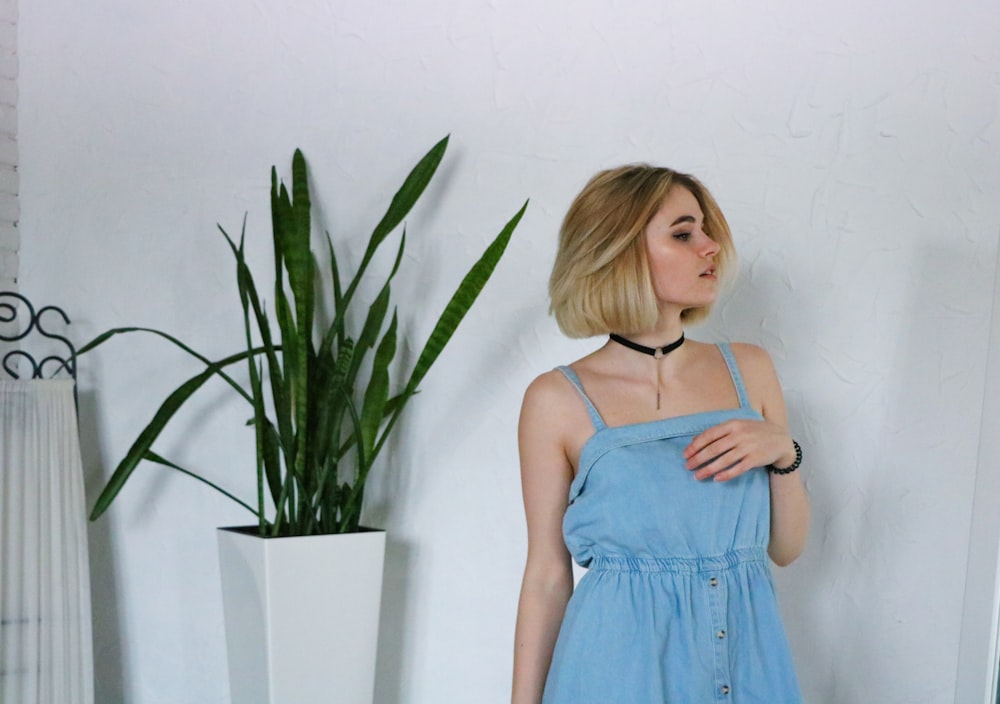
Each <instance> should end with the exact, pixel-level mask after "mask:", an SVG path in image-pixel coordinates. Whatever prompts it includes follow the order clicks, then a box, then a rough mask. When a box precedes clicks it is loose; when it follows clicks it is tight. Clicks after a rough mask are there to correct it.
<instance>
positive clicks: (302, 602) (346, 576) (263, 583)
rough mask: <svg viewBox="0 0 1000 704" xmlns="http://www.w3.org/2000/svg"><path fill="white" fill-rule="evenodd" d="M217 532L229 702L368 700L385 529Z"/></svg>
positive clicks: (354, 703)
mask: <svg viewBox="0 0 1000 704" xmlns="http://www.w3.org/2000/svg"><path fill="white" fill-rule="evenodd" d="M254 530H255V529H254ZM218 539H219V567H220V572H221V574H222V598H223V607H224V610H225V618H226V642H227V645H228V649H229V683H230V697H231V701H232V702H233V704H371V702H372V698H373V696H374V689H375V653H376V645H377V639H378V619H379V607H380V604H381V600H382V565H383V561H384V558H385V533H384V532H383V531H369V532H364V533H349V534H343V535H318V536H309V537H301V538H266V539H265V538H259V537H257V536H256V535H254V534H249V533H245V532H241V530H240V529H233V528H220V529H219V530H218Z"/></svg>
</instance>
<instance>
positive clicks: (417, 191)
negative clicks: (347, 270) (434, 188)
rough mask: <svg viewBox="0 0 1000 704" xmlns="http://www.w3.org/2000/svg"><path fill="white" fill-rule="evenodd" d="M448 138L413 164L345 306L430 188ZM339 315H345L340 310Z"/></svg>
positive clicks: (370, 241) (373, 237)
mask: <svg viewBox="0 0 1000 704" xmlns="http://www.w3.org/2000/svg"><path fill="white" fill-rule="evenodd" d="M448 139H449V138H448V137H445V138H444V139H442V140H441V141H440V142H438V143H437V144H435V145H434V146H433V147H431V149H430V151H429V152H427V154H425V155H424V156H423V158H422V159H421V160H420V161H419V162H417V165H416V166H414V167H413V169H412V170H411V171H410V173H409V175H408V176H407V177H406V180H405V181H403V185H402V186H400V188H399V190H398V191H396V194H395V195H394V196H393V197H392V202H391V203H390V204H389V208H388V210H386V212H385V215H383V216H382V219H381V220H380V221H379V223H378V225H376V226H375V229H374V231H372V234H371V237H370V238H369V239H368V247H367V248H366V249H365V254H364V256H363V257H362V258H361V263H360V264H359V265H358V270H357V272H356V273H355V274H354V278H353V279H352V280H351V283H350V285H349V286H348V287H347V291H345V292H344V303H343V305H344V306H345V307H346V306H347V304H349V303H350V301H351V298H352V297H353V296H354V290H355V289H356V288H357V287H358V283H359V282H360V281H361V277H362V276H363V275H364V273H365V271H366V270H367V269H368V264H369V262H371V260H372V257H374V256H375V252H376V251H377V250H378V248H379V246H380V245H381V244H382V241H383V240H384V239H385V238H386V237H387V236H388V235H389V233H390V232H392V231H393V230H395V229H396V227H397V226H398V225H399V223H401V222H402V221H403V218H405V217H406V215H407V214H408V213H409V212H410V210H411V209H412V208H413V206H414V204H415V203H416V202H417V200H418V199H419V198H420V196H421V195H422V194H423V192H424V189H426V188H427V184H428V183H430V181H431V179H432V178H433V177H434V173H435V172H436V171H437V168H438V165H439V164H440V163H441V159H443V158H444V153H445V151H447V149H448ZM338 317H341V316H340V314H339V313H338Z"/></svg>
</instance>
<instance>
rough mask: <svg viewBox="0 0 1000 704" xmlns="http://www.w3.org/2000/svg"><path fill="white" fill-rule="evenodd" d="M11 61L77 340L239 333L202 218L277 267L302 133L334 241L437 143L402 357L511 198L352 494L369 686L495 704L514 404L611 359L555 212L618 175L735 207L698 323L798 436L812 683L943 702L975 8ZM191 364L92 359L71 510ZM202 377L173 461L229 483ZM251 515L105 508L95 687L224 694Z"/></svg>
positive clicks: (999, 30) (968, 243)
mask: <svg viewBox="0 0 1000 704" xmlns="http://www.w3.org/2000/svg"><path fill="white" fill-rule="evenodd" d="M671 5H673V6H672V7H671ZM19 44H20V59H21V67H20V79H19V80H20V105H19V109H20V111H21V121H20V124H21V128H20V134H19V143H20V163H21V165H22V170H21V171H22V179H21V208H22V218H21V229H22V230H24V231H25V233H26V234H25V238H24V243H23V246H22V252H21V275H22V276H21V281H22V289H23V290H25V291H26V292H28V293H30V294H31V295H32V296H33V297H35V298H36V299H38V300H42V299H44V300H46V301H47V302H53V303H60V304H63V305H64V306H65V307H66V308H67V310H68V312H69V313H70V315H71V316H72V317H73V318H74V320H75V321H77V335H78V338H79V339H81V340H82V339H85V338H88V337H89V336H90V335H92V334H94V333H96V332H97V331H99V330H102V329H104V328H107V327H109V326H112V325H119V324H144V325H153V326H158V327H162V328H165V329H168V330H171V331H175V332H178V333H180V334H183V336H184V337H185V339H187V340H189V341H191V342H192V344H195V345H196V346H197V347H199V348H200V349H202V350H204V351H205V352H206V353H208V354H209V355H221V354H223V353H224V352H228V351H230V350H232V349H234V348H236V347H238V346H239V344H240V343H239V336H240V326H239V319H238V315H237V311H238V302H237V299H236V295H235V291H234V285H233V283H232V271H231V264H230V261H229V255H228V253H227V250H226V248H225V246H224V244H223V242H222V241H221V239H220V237H219V236H218V234H217V233H216V232H215V231H214V225H215V223H216V222H221V223H222V224H223V225H225V226H227V227H229V228H231V229H233V230H236V229H238V228H239V224H240V222H241V218H242V216H243V213H244V211H247V210H248V211H249V225H248V231H249V238H250V243H251V244H250V247H251V248H252V250H253V255H254V257H255V258H257V259H258V260H259V261H260V262H261V264H262V265H263V264H266V257H267V254H268V247H267V244H266V236H267V223H268V212H267V200H266V189H267V185H268V180H267V179H268V169H269V167H270V165H271V164H274V163H276V164H278V165H279V169H280V170H282V172H283V173H287V170H288V166H287V165H288V162H289V160H290V156H291V152H292V149H293V148H294V147H295V146H301V147H302V148H303V149H304V151H305V153H306V155H307V157H308V158H309V159H310V163H311V166H312V176H313V184H314V186H315V194H314V199H315V202H316V203H317V208H316V214H317V215H318V216H319V217H320V218H321V223H322V225H323V226H324V227H325V228H328V229H329V230H330V231H331V232H333V233H334V234H335V236H336V237H337V238H338V240H339V239H342V238H346V237H348V236H349V235H353V236H355V237H356V238H357V237H358V233H363V232H364V231H366V230H367V229H368V228H370V227H371V225H372V224H373V223H374V222H375V221H376V219H377V218H378V216H379V215H380V214H381V208H382V207H384V204H385V202H386V200H387V198H388V195H389V194H390V192H391V189H392V188H394V187H395V186H396V185H397V184H398V182H399V181H400V180H401V178H402V176H403V174H404V172H405V169H406V168H407V167H408V165H410V164H411V163H413V162H414V161H415V160H416V158H417V157H418V156H419V155H420V154H421V153H422V152H423V151H424V150H425V149H427V148H428V147H429V146H430V145H431V144H432V143H433V142H434V141H435V140H436V139H437V138H439V137H440V136H442V135H443V134H445V133H451V134H452V135H453V140H452V148H451V152H450V154H449V156H448V157H447V162H446V164H445V167H444V169H443V172H442V173H441V174H440V178H439V180H438V181H437V183H436V184H435V185H434V186H432V188H431V190H430V192H429V194H428V195H429V197H428V198H427V201H426V202H425V203H424V204H423V206H422V207H421V208H420V209H419V210H418V211H417V212H416V213H414V215H413V216H412V217H411V218H410V222H409V232H410V254H409V256H408V257H407V260H406V261H405V262H404V265H405V267H406V273H404V274H403V276H402V279H401V284H400V286H398V290H397V293H398V296H397V300H398V301H400V302H401V304H402V305H403V306H404V307H403V310H402V320H403V324H404V327H405V332H406V333H407V334H408V335H412V336H414V337H418V338H421V339H422V336H423V335H425V334H426V333H427V332H428V331H429V328H430V326H431V324H432V323H433V319H434V316H435V315H436V311H437V310H438V309H439V308H440V307H441V306H442V305H443V304H444V301H445V300H446V299H447V296H448V295H449V293H450V289H451V287H452V286H453V285H454V283H455V282H457V280H458V278H459V277H460V276H461V274H462V273H463V272H464V269H465V268H466V267H467V266H468V265H469V263H470V262H471V261H472V259H473V258H474V256H475V254H477V253H478V251H479V250H480V249H481V248H482V247H483V246H485V243H486V242H487V241H488V238H489V237H490V236H491V235H492V234H493V233H494V232H495V231H496V230H497V229H498V228H499V227H500V225H501V224H502V222H503V221H504V220H505V219H506V218H507V217H508V216H509V215H511V214H512V213H513V212H514V211H515V209H516V208H517V207H518V206H519V204H520V203H521V201H523V199H524V198H526V197H529V196H530V197H531V199H532V203H531V206H530V208H529V212H528V215H527V216H526V218H525V220H524V221H523V224H522V227H521V229H520V230H519V232H518V233H517V234H516V236H515V239H514V241H513V243H512V244H511V247H510V251H509V254H508V256H507V258H506V260H505V262H504V263H503V264H502V265H501V268H500V270H499V272H498V274H497V276H496V278H495V280H494V281H492V282H491V283H490V285H489V287H488V289H487V290H486V292H485V293H484V295H483V298H482V300H481V302H480V306H479V308H478V309H477V310H475V311H474V312H473V313H472V314H471V316H470V318H469V319H468V320H467V323H466V324H465V326H464V327H463V328H462V329H461V330H460V332H459V334H458V336H457V337H456V339H455V340H454V344H453V345H452V347H451V348H450V350H449V351H448V352H447V353H446V354H445V355H444V356H443V357H442V359H441V360H440V362H439V367H438V368H437V369H436V370H435V371H432V373H431V374H430V376H429V377H428V378H427V380H426V384H425V389H424V392H423V393H422V394H421V395H420V396H419V397H418V398H417V399H416V401H415V403H414V405H413V407H412V408H411V409H410V411H409V416H408V420H407V423H406V424H405V425H404V426H403V427H402V432H401V435H400V447H399V448H398V452H397V454H396V455H395V457H394V458H393V464H394V465H395V466H394V468H393V469H392V470H391V471H390V472H387V473H383V474H381V475H380V477H379V478H377V482H376V487H375V488H374V494H373V499H374V501H373V508H372V511H371V512H370V516H371V519H372V521H373V522H374V523H378V524H381V525H383V526H385V527H387V528H388V529H389V530H390V541H391V544H390V550H389V556H388V559H389V563H388V567H387V584H386V589H387V591H386V597H385V606H386V608H385V611H384V623H383V633H382V635H383V645H382V651H381V654H380V664H379V667H380V670H379V678H380V682H379V689H378V691H379V696H378V701H379V702H380V703H383V704H397V703H399V704H402V703H404V702H405V703H407V704H410V703H420V704H423V703H434V704H437V703H439V702H440V703H446V704H450V703H451V702H455V703H460V702H477V703H478V702H482V703H483V704H487V703H491V702H503V701H505V700H506V699H507V697H508V694H507V690H508V682H509V670H510V653H511V640H512V631H513V619H514V612H515V607H516V598H517V589H518V585H519V581H520V571H521V568H522V564H523V557H524V549H525V543H524V528H523V521H522V516H521V507H520V496H519V484H518V477H517V460H516V448H515V423H516V416H517V412H518V406H519V402H520V395H521V392H522V390H523V388H524V387H525V385H526V384H527V383H528V382H529V380H530V379H531V378H533V377H534V376H535V375H536V374H538V373H540V372H542V371H544V370H546V369H548V368H551V367H552V366H554V365H555V364H557V363H560V362H564V361H567V360H569V359H572V358H574V357H576V356H579V355H580V354H582V353H583V352H585V351H586V350H587V349H589V348H590V347H591V346H592V345H594V344H597V342H598V341H589V342H569V341H566V340H563V339H562V338H561V337H560V336H559V334H558V332H557V330H556V327H555V325H554V323H553V322H552V320H551V319H549V318H548V317H547V315H546V298H545V282H546V278H547V274H548V268H549V265H550V261H551V257H552V254H553V250H554V241H555V232H556V229H557V227H558V223H559V220H560V218H561V216H562V213H563V212H564V210H565V208H566V207H567V205H568V203H569V200H570V199H571V197H572V196H573V195H574V194H575V192H576V191H577V190H578V189H579V188H580V187H581V186H582V184H583V182H584V181H585V180H586V179H587V178H588V177H589V175H590V174H591V173H593V172H594V171H595V170H596V169H598V168H602V167H606V166H610V165H615V164H619V163H621V162H625V161H630V160H638V159H644V160H650V161H654V162H658V163H664V164H668V165H671V166H674V167H677V168H680V169H685V170H690V171H693V172H694V173H696V174H698V175H699V176H701V177H702V178H703V179H704V180H705V181H706V182H707V183H708V184H709V185H710V186H711V187H712V188H713V190H714V192H715V193H716V195H717V196H718V198H719V200H720V201H721V203H722V204H723V206H724V207H725V209H726V211H727V213H728V215H729V217H730V221H731V223H732V225H733V227H734V230H735V232H736V236H737V241H738V245H739V248H740V250H741V253H742V258H743V268H742V273H741V277H740V279H739V281H738V283H737V286H736V289H735V291H734V292H733V294H732V296H731V297H730V299H729V301H728V302H727V303H725V304H724V305H721V306H720V307H719V311H718V314H717V315H716V317H715V318H714V321H713V322H711V323H709V324H708V325H707V326H706V327H704V328H703V329H702V330H701V331H696V335H698V334H700V335H701V336H702V337H703V338H717V337H723V336H725V337H731V338H735V339H744V340H749V341H754V342H758V343H761V344H764V345H765V346H767V347H768V348H769V349H770V350H771V351H772V353H773V354H774V357H775V359H776V362H777V365H778V367H779V370H780V372H781V375H782V377H783V380H784V382H785V386H786V389H787V394H788V398H789V404H790V408H791V411H792V413H793V414H794V420H793V425H794V429H795V432H796V434H797V436H798V437H799V438H800V440H801V442H802V444H803V446H804V448H805V449H806V452H807V463H806V464H807V469H806V470H805V471H806V472H807V473H808V483H809V486H810V488H811V491H812V495H813V501H814V506H815V522H814V528H813V534H812V540H811V543H810V545H809V550H808V552H807V554H806V555H805V556H804V557H803V558H802V559H801V560H800V561H799V562H797V563H796V564H795V565H793V566H792V567H790V568H788V569H786V570H782V571H780V572H779V573H778V574H777V579H778V583H779V588H780V594H781V598H782V604H783V609H784V612H785V614H786V618H787V624H788V628H789V632H790V636H791V640H792V643H793V647H794V650H795V654H796V660H797V663H798V667H799V671H800V676H801V680H802V683H803V686H804V689H805V691H806V694H807V701H809V702H812V703H827V704H870V703H871V702H880V703H886V704H889V703H898V704H917V703H929V704H945V703H947V702H950V701H952V693H953V691H954V686H955V673H956V653H957V647H958V641H959V631H960V621H961V608H962V595H963V588H964V574H965V559H966V555H967V547H968V539H969V534H968V531H969V516H970V511H971V506H972V492H973V483H974V481H973V480H974V473H975V467H976V448H977V443H978V433H979V419H980V412H981V407H982V400H983V390H982V384H983V376H984V367H985V360H986V344H987V342H986V334H985V329H986V325H987V321H988V314H989V309H990V291H991V284H992V277H993V274H994V272H993V268H994V267H993V262H994V261H995V254H996V247H997V234H998V229H1000V199H998V198H997V197H996V194H997V193H998V192H1000V131H998V130H1000V124H998V121H997V109H998V105H1000V10H998V9H997V7H996V4H995V3H994V2H992V1H986V0H955V1H954V2H950V3H930V4H928V3H912V2H904V1H903V0H884V1H882V2H877V3H870V2H858V1H856V0H847V1H846V2H841V3H833V4H831V3H803V2H798V1H797V0H770V1H769V2H765V3H740V2H735V1H734V0H706V1H705V2H698V3H663V2H653V1H651V0H645V1H638V0H637V1H636V2H630V3H620V2H612V1H610V0H586V1H583V2H572V3H570V2H562V3H560V2H551V3H534V2H528V1H527V0H510V1H507V2H487V1H479V2H463V3H458V2H445V1H444V0H436V1H434V2H422V3H413V2H403V1H402V0H399V1H395V2H366V3H360V2H333V1H323V0H298V1H293V0H272V1H270V2H266V3H260V2H258V3H246V2H244V3H236V2H226V1H224V0H198V2H194V1H192V0H180V1H178V2H173V3H135V2H130V1H129V0H103V1H102V2H98V3H78V2H73V1H71V0H32V2H30V3H24V6H23V7H21V8H20V36H19ZM347 246H350V247H353V253H354V255H355V256H357V255H358V253H359V248H360V246H361V244H360V242H359V241H358V240H357V239H355V240H352V241H351V244H349V245H347ZM417 294H419V295H421V296H422V297H423V303H422V304H421V305H420V306H419V307H418V306H415V305H414V299H415V298H416V297H417ZM190 371H191V369H190V367H186V366H185V363H184V360H183V359H182V358H181V357H180V356H179V355H177V354H174V353H173V352H171V351H169V350H167V349H165V348H164V347H163V346H162V345H160V344H158V343H155V342H146V341H141V340H134V341H133V342H131V343H126V342H119V343H115V344H113V345H109V347H108V348H107V350H106V351H105V352H103V353H101V354H99V355H98V354H95V355H93V356H89V357H86V358H85V359H84V360H83V363H82V375H81V387H82V390H83V392H84V393H83V397H82V399H81V409H82V411H83V414H84V420H83V423H84V431H85V437H86V441H85V442H86V446H85V454H86V459H87V463H88V466H89V468H90V469H89V476H88V487H89V490H90V495H91V497H94V496H96V493H95V492H96V489H97V488H98V487H99V485H100V483H101V480H102V474H103V473H106V472H107V471H108V469H109V466H110V465H111V463H112V461H114V460H117V459H118V458H119V457H120V456H121V454H122V453H123V452H124V450H125V449H126V447H127V443H128V442H129V441H130V440H131V439H132V437H133V436H134V434H135V433H136V432H137V431H138V429H139V428H140V427H141V425H142V423H143V422H144V421H145V420H146V419H147V418H148V417H149V416H150V415H151V413H152V411H153V409H154V404H155V403H156V402H157V401H158V400H159V399H160V398H162V396H163V395H164V394H165V393H166V392H167V391H168V390H169V389H170V388H171V387H172V385H173V384H176V383H177V382H178V381H179V380H180V379H182V378H184V376H185V374H186V373H188V372H190ZM224 396H225V394H224V391H222V390H221V389H219V388H215V389H212V390H209V391H208V392H207V393H206V408H204V409H199V410H198V411H197V412H196V413H194V414H193V415H190V416H188V417H187V418H186V419H185V421H184V422H181V423H179V424H178V427H177V428H176V429H175V432H174V433H172V434H171V435H170V436H169V437H167V438H165V440H164V442H163V443H162V445H161V447H160V449H161V451H162V452H163V453H165V454H172V455H174V456H175V457H177V458H179V459H181V460H184V461H186V462H189V463H190V464H192V465H194V466H197V467H199V468H207V471H209V472H211V473H212V475H213V477H215V478H217V479H218V480H219V481H223V482H226V483H227V484H229V485H231V486H235V487H236V488H237V489H238V490H241V491H243V492H244V493H247V494H250V493H251V487H250V483H249V481H247V475H248V473H249V453H248V451H247V450H248V448H247V438H246V433H247V431H246V430H245V429H243V428H242V426H241V421H242V419H243V417H244V416H245V412H244V411H243V409H241V408H239V407H235V406H234V407H232V408H231V409H230V410H231V413H229V414H228V416H227V415H226V414H222V415H221V417H220V414H211V413H210V412H209V410H210V409H209V408H207V406H213V405H219V404H221V403H222V401H221V400H220V399H222V398H224ZM241 477H242V478H241ZM244 518H245V517H244V516H242V515H241V514H240V513H239V512H238V511H237V510H235V509H232V508H230V507H229V506H227V505H225V504H224V503H223V501H222V500H220V499H216V498H215V497H214V496H211V495H209V494H208V493H207V491H206V490H204V489H203V488H202V487H201V486H198V485H195V484H193V483H192V482H190V481H188V480H186V479H184V478H183V477H180V478H178V477H175V476H171V475H168V474H166V473H164V472H163V471H161V470H159V469H156V468H152V467H149V468H146V469H143V470H142V471H141V472H140V473H139V475H138V476H137V477H136V478H135V480H134V481H133V482H132V484H131V485H130V486H128V487H127V489H126V491H125V492H124V494H123V495H122V496H121V498H120V500H119V502H118V503H117V504H116V506H115V508H114V509H113V511H112V512H111V513H110V515H109V516H108V517H107V518H105V519H102V521H101V522H99V523H97V524H95V525H94V526H93V529H92V534H91V545H92V550H93V557H92V565H93V570H94V589H95V613H96V617H97V619H98V623H97V626H96V635H95V637H96V640H97V659H98V699H99V701H102V702H119V701H127V702H130V703H131V704H154V703H160V702H162V703H164V704H166V703H169V704H184V703H191V704H206V703H211V702H225V701H227V684H226V679H225V664H224V641H223V635H222V629H221V623H222V617H221V612H220V606H219V595H218V575H217V565H216V556H215V545H214V535H213V527H214V526H216V525H222V524H231V523H234V522H239V521H242V520H244Z"/></svg>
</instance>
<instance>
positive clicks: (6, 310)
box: [0, 291, 76, 379]
mask: <svg viewBox="0 0 1000 704" xmlns="http://www.w3.org/2000/svg"><path fill="white" fill-rule="evenodd" d="M7 299H15V300H14V301H10V300H7ZM18 303H20V304H21V306H23V307H24V308H25V309H27V312H28V320H27V324H26V325H22V326H21V327H22V330H21V332H20V333H18V334H17V335H15V336H13V337H8V336H7V335H4V334H3V333H0V340H2V341H4V342H17V341H18V340H22V339H24V338H25V337H27V336H28V335H29V334H30V333H31V331H32V330H34V329H36V328H37V329H38V333H39V334H40V335H41V336H42V337H47V338H49V339H50V340H56V341H57V342H60V343H62V344H63V345H65V346H66V348H67V349H68V354H66V355H65V356H59V355H55V354H53V355H49V356H47V357H43V358H42V359H41V360H40V361H36V360H35V358H34V357H33V356H32V355H31V354H29V353H28V352H25V351H23V350H20V349H16V350H11V351H9V352H7V354H5V355H4V356H3V360H2V363H3V369H4V371H5V372H7V373H8V374H10V375H11V376H12V377H13V378H15V379H18V378H20V376H19V375H18V373H17V367H16V366H15V365H14V363H13V362H14V360H15V359H20V360H25V361H27V362H28V363H29V364H30V365H31V378H32V379H44V378H45V365H46V364H48V365H49V368H50V369H51V368H52V365H53V364H55V365H56V366H55V369H54V370H52V371H51V373H50V374H49V378H53V377H55V376H56V375H57V374H58V373H59V372H60V371H61V370H65V371H66V372H67V373H69V375H70V376H71V377H73V379H76V348H75V347H74V346H73V343H72V342H70V341H69V339H67V338H66V337H64V336H62V335H57V334H55V333H53V332H50V331H49V330H46V329H45V327H44V326H43V325H42V316H43V315H45V314H46V313H49V312H50V311H52V312H54V313H58V314H59V316H60V317H61V318H62V319H63V323H64V324H66V325H69V324H70V322H69V316H67V315H66V313H65V312H63V310H62V309H61V308H57V307H56V306H45V307H44V308H39V309H38V312H35V307H34V306H33V305H31V301H29V300H28V299H27V298H25V297H24V296H22V295H21V294H19V293H15V292H14V291H0V324H7V323H16V322H18V321H17V317H18V315H17V314H18V311H19V310H20V308H21V306H19V305H18ZM51 317H52V316H51V315H50V316H49V318H51Z"/></svg>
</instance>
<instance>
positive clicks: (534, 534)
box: [511, 372, 573, 704]
mask: <svg viewBox="0 0 1000 704" xmlns="http://www.w3.org/2000/svg"><path fill="white" fill-rule="evenodd" d="M555 374H558V372H550V373H549V374H544V375H542V376H540V377H539V378H538V379H536V380H535V381H534V382H532V384H531V386H529V387H528V390H527V392H526V393H525V395H524V403H523V405H522V407H521V419H520V422H519V424H518V447H519V451H520V457H521V488H522V492H523V495H524V512H525V517H526V519H527V523H528V558H527V562H526V564H525V568H524V579H523V581H522V583H521V598H520V601H519V603H518V607H517V625H516V628H515V633H514V682H513V689H512V695H511V704H539V703H540V702H541V701H542V690H543V689H544V687H545V678H546V676H547V675H548V671H549V664H550V663H551V661H552V651H553V649H554V647H555V642H556V636H558V634H559V627H560V625H561V624H562V618H563V612H564V611H565V610H566V602H567V601H569V597H570V595H571V594H572V593H573V570H572V565H571V564H570V556H569V552H568V551H567V550H566V544H565V543H564V542H563V535H562V521H563V514H564V513H565V512H566V506H567V502H568V496H569V486H570V483H571V482H572V480H573V468H572V465H571V464H570V461H569V459H568V457H567V453H566V444H565V438H566V434H565V432H563V428H561V427H560V426H561V425H562V424H563V422H564V419H565V418H566V415H567V414H566V413H565V409H564V408H559V401H560V399H561V398H562V399H564V398H565V388H564V387H563V386H562V385H563V384H565V382H563V381H562V380H561V379H558V378H557V377H556V376H554V375H555Z"/></svg>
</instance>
